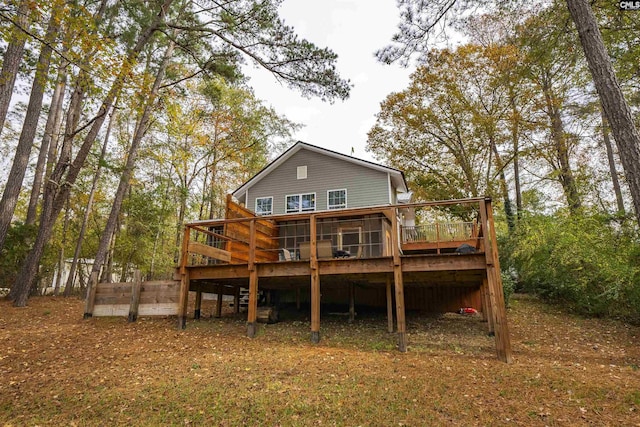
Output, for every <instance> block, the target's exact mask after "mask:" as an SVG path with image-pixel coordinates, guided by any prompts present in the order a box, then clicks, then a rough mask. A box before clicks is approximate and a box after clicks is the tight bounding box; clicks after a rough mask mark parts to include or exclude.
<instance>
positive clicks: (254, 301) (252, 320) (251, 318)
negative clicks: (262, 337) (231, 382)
mask: <svg viewBox="0 0 640 427" xmlns="http://www.w3.org/2000/svg"><path fill="white" fill-rule="evenodd" d="M255 260H256V220H255V219H252V220H251V222H250V224H249V263H248V268H249V308H248V311H247V336H248V337H249V338H254V337H255V336H256V328H257V325H256V318H257V316H258V269H257V268H256V265H255Z"/></svg>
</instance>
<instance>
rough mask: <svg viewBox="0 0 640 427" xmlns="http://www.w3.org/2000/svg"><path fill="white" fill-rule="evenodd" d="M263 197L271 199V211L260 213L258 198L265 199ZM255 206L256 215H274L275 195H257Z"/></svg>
mask: <svg viewBox="0 0 640 427" xmlns="http://www.w3.org/2000/svg"><path fill="white" fill-rule="evenodd" d="M263 199H271V212H269V213H259V212H258V200H263ZM254 207H255V210H254V212H255V213H256V215H260V216H266V215H273V196H266V197H256V200H255V205H254Z"/></svg>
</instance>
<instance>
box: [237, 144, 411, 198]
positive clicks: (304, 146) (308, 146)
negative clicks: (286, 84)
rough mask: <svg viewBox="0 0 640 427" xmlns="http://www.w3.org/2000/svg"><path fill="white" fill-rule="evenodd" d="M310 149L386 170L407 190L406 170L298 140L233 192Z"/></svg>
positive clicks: (239, 191) (242, 190)
mask: <svg viewBox="0 0 640 427" xmlns="http://www.w3.org/2000/svg"><path fill="white" fill-rule="evenodd" d="M303 149H304V150H309V151H313V152H315V153H319V154H324V155H326V156H329V157H333V158H336V159H340V160H345V161H348V162H351V163H354V164H356V165H360V166H364V167H367V168H370V169H373V170H377V171H380V172H384V173H387V174H389V176H390V177H391V180H392V182H393V184H394V186H395V188H397V189H398V190H400V191H402V192H405V193H406V192H407V191H408V188H407V181H406V180H405V178H404V172H402V171H401V170H399V169H395V168H391V167H389V166H384V165H380V164H377V163H373V162H369V161H367V160H362V159H358V158H355V157H352V156H347V155H346V154H342V153H338V152H336V151H332V150H328V149H326V148H322V147H318V146H316V145H311V144H307V143H306V142H302V141H298V142H296V143H295V144H294V145H293V146H292V147H291V148H289V149H288V150H287V151H285V152H284V153H282V154H281V155H280V156H279V157H278V158H277V159H275V160H274V161H272V162H271V163H269V164H268V165H267V166H265V167H264V168H263V169H262V170H261V171H260V172H258V173H257V174H255V175H254V176H253V177H252V178H251V179H249V181H247V182H245V183H244V184H242V185H241V186H240V187H239V188H238V189H237V190H235V191H234V192H233V193H232V194H233V196H234V197H236V198H240V197H242V196H243V195H244V194H245V193H246V192H247V190H248V189H249V188H251V187H252V186H253V185H254V184H256V183H257V182H259V181H260V180H262V179H263V178H264V177H266V176H267V175H269V174H270V173H271V171H273V170H274V169H276V168H278V166H280V165H281V164H282V163H284V162H285V161H286V160H287V159H289V158H290V157H291V156H293V155H294V154H295V153H297V152H298V151H300V150H303Z"/></svg>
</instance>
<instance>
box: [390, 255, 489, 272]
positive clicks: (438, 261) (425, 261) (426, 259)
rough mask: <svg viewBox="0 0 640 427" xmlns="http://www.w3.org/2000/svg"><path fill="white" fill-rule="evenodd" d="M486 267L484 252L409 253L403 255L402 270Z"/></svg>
mask: <svg viewBox="0 0 640 427" xmlns="http://www.w3.org/2000/svg"><path fill="white" fill-rule="evenodd" d="M485 267H486V258H485V256H484V254H468V255H458V254H450V255H432V256H428V255H427V256H419V255H407V256H403V257H402V270H403V271H404V272H407V273H409V272H420V271H461V270H484V269H485Z"/></svg>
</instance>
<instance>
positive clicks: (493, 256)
mask: <svg viewBox="0 0 640 427" xmlns="http://www.w3.org/2000/svg"><path fill="white" fill-rule="evenodd" d="M480 219H481V221H482V230H483V232H484V233H483V234H484V236H483V239H484V253H485V258H486V262H487V284H488V286H487V289H488V293H489V304H490V306H491V312H492V316H491V317H492V318H493V326H494V330H495V337H496V338H495V340H496V351H497V353H498V359H500V360H501V361H503V362H506V363H511V341H510V338H509V328H508V326H507V313H506V308H505V304H504V293H503V290H502V277H501V276H500V260H499V259H498V247H497V240H496V231H495V228H494V222H493V209H492V207H491V199H486V200H481V201H480Z"/></svg>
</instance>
